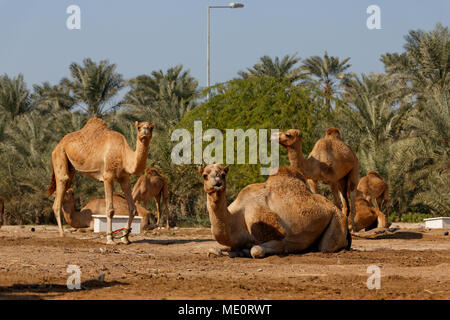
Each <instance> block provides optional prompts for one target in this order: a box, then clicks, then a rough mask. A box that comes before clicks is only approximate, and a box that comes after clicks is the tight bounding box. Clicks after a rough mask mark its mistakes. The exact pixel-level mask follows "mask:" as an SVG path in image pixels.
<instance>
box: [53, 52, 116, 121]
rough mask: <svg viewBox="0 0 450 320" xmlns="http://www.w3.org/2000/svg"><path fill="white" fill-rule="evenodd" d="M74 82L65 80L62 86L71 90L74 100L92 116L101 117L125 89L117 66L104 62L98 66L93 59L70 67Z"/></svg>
mask: <svg viewBox="0 0 450 320" xmlns="http://www.w3.org/2000/svg"><path fill="white" fill-rule="evenodd" d="M69 69H70V75H71V77H72V80H69V79H67V78H64V79H63V80H62V81H61V85H62V86H65V87H67V88H69V89H70V92H71V95H72V96H73V98H74V99H75V100H76V101H77V102H78V103H80V104H81V105H80V106H81V107H82V108H83V109H84V110H85V111H87V113H88V114H89V115H90V116H95V117H101V116H102V115H103V114H104V113H105V112H106V111H107V110H108V109H109V107H111V106H108V102H110V100H111V98H113V97H114V96H115V95H116V94H117V92H118V91H119V90H120V89H121V88H123V86H124V80H123V78H122V75H120V74H119V73H117V72H116V71H115V70H116V65H115V64H110V63H109V62H108V61H107V60H102V61H100V62H99V63H98V64H97V63H95V62H93V61H92V60H91V59H85V60H83V65H79V64H77V63H72V64H71V65H70V66H69Z"/></svg>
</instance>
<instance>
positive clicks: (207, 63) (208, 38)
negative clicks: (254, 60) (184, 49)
mask: <svg viewBox="0 0 450 320" xmlns="http://www.w3.org/2000/svg"><path fill="white" fill-rule="evenodd" d="M209 16H210V7H208V35H207V45H206V87H207V88H208V89H209V85H210V79H209V55H210V53H209V52H210V51H209V45H210V35H209V34H210V31H209V24H210V23H209V19H210V18H209ZM206 100H209V91H208V94H207V95H206Z"/></svg>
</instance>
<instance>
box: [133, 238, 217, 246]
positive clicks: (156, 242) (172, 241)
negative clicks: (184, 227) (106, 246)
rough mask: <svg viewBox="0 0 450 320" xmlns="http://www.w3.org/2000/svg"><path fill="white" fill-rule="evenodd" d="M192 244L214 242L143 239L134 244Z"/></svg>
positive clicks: (210, 240) (207, 240)
mask: <svg viewBox="0 0 450 320" xmlns="http://www.w3.org/2000/svg"><path fill="white" fill-rule="evenodd" d="M191 242H214V240H212V239H173V240H161V239H160V240H158V239H143V240H136V241H133V243H148V244H160V245H172V244H185V243H191Z"/></svg>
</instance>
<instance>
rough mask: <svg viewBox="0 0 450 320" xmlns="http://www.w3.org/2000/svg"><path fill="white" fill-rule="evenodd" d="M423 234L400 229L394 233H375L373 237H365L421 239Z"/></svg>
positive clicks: (376, 238)
mask: <svg viewBox="0 0 450 320" xmlns="http://www.w3.org/2000/svg"><path fill="white" fill-rule="evenodd" d="M422 238H423V235H422V234H421V233H419V232H412V231H400V232H395V233H386V234H385V233H382V234H375V235H373V238H372V237H371V238H365V239H367V240H382V239H402V240H412V239H422Z"/></svg>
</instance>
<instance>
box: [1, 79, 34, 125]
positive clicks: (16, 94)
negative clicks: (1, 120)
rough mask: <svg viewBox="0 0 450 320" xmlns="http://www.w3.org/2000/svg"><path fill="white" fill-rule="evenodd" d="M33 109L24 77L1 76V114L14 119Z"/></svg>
mask: <svg viewBox="0 0 450 320" xmlns="http://www.w3.org/2000/svg"><path fill="white" fill-rule="evenodd" d="M31 109H32V103H31V98H30V92H29V91H28V89H27V87H26V84H25V82H24V80H23V75H22V74H19V75H18V76H17V77H16V78H9V77H8V75H6V74H5V75H3V76H0V112H1V113H4V114H6V115H7V116H8V117H11V119H14V118H15V117H17V116H18V115H20V114H23V113H26V112H28V111H30V110H31Z"/></svg>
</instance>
